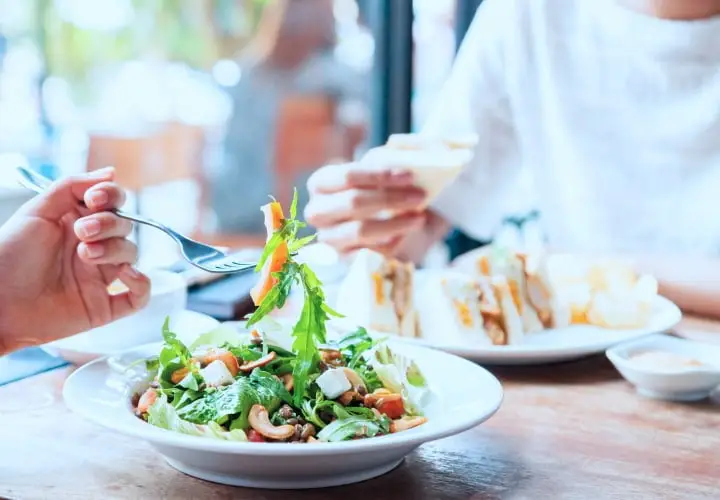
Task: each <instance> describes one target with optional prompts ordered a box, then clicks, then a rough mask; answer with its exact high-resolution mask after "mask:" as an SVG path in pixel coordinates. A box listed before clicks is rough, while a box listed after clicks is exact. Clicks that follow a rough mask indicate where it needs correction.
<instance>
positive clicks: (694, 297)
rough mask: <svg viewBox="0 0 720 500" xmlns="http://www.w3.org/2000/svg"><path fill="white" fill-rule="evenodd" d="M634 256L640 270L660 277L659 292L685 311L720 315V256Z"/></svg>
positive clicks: (705, 314) (703, 314) (719, 316)
mask: <svg viewBox="0 0 720 500" xmlns="http://www.w3.org/2000/svg"><path fill="white" fill-rule="evenodd" d="M633 260H634V261H635V268H636V270H637V271H638V272H640V273H648V274H651V275H653V276H655V278H657V280H658V283H659V284H660V295H662V296H664V297H667V298H668V299H670V300H672V301H673V302H675V304H677V305H678V307H680V309H682V310H683V312H685V313H690V314H697V315H700V316H705V317H708V318H720V259H713V258H695V257H692V258H691V257H681V256H642V257H636V258H634V259H633Z"/></svg>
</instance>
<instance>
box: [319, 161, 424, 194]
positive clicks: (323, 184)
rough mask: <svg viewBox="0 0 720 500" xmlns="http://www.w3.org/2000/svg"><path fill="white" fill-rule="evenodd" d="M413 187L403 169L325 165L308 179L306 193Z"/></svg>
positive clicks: (407, 171)
mask: <svg viewBox="0 0 720 500" xmlns="http://www.w3.org/2000/svg"><path fill="white" fill-rule="evenodd" d="M412 186H413V175H412V172H410V171H409V170H405V169H395V168H374V167H372V166H363V164H362V163H345V164H341V165H327V166H325V167H322V168H319V169H318V170H316V171H315V172H314V173H313V175H312V176H310V179H308V191H309V192H310V193H318V194H332V193H338V192H340V191H345V190H347V189H353V188H355V189H382V188H409V187H412Z"/></svg>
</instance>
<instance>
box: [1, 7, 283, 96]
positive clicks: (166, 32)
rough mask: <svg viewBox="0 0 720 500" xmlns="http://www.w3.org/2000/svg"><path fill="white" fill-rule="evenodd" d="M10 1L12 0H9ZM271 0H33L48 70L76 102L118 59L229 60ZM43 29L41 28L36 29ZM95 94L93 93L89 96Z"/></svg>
mask: <svg viewBox="0 0 720 500" xmlns="http://www.w3.org/2000/svg"><path fill="white" fill-rule="evenodd" d="M6 1H7V0H6ZM269 1H272V0H35V1H34V2H31V3H35V9H36V16H37V23H36V26H37V28H36V29H37V36H38V39H39V41H40V43H41V49H42V51H43V53H44V56H45V61H46V64H47V73H48V74H50V75H53V76H58V77H61V78H63V79H65V80H66V81H67V82H68V83H69V84H70V85H71V87H72V88H73V94H74V97H75V98H76V99H77V101H79V102H82V101H87V100H88V99H92V95H91V94H92V92H91V89H90V88H88V87H89V85H88V83H89V80H90V78H89V77H90V73H91V72H92V71H93V70H94V69H96V68H100V67H103V66H107V65H112V64H113V63H120V62H124V61H130V60H139V59H144V60H148V59H156V60H160V61H173V62H181V63H185V64H187V65H188V66H190V67H192V68H195V69H202V70H207V69H210V68H211V67H212V65H213V64H214V63H215V62H216V61H218V60H219V59H224V58H232V57H233V56H235V55H236V54H237V53H238V51H240V50H241V49H242V47H243V46H244V44H245V43H246V42H247V41H248V40H249V38H250V37H251V36H252V34H253V33H254V30H255V27H256V24H257V22H258V20H259V17H260V14H261V12H262V8H263V6H264V5H265V4H266V3H267V2H269ZM38 28H39V29H38ZM88 94H90V95H88Z"/></svg>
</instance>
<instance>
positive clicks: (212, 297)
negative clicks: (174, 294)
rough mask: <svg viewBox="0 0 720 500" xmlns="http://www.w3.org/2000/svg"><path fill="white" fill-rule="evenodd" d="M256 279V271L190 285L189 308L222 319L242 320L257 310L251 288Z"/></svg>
mask: <svg viewBox="0 0 720 500" xmlns="http://www.w3.org/2000/svg"><path fill="white" fill-rule="evenodd" d="M256 281H257V276H256V275H255V274H254V273H243V274H235V275H231V276H228V277H227V278H222V279H220V280H217V281H213V282H212V283H208V284H205V285H197V286H193V287H190V289H189V290H188V305H187V308H188V309H190V310H191V311H196V312H199V313H203V314H207V315H208V316H212V317H213V318H215V319H217V320H220V321H233V320H240V319H242V318H243V317H244V316H245V315H246V314H249V313H251V312H253V311H254V310H255V306H254V305H253V302H252V299H251V298H250V289H251V288H252V287H253V285H255V282H256Z"/></svg>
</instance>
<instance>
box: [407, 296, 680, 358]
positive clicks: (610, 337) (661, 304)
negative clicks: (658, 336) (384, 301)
mask: <svg viewBox="0 0 720 500" xmlns="http://www.w3.org/2000/svg"><path fill="white" fill-rule="evenodd" d="M681 318H682V314H681V313H680V309H678V307H677V306H676V305H675V304H673V303H672V302H670V301H669V300H667V299H666V298H664V297H658V298H657V300H656V301H655V304H653V315H652V319H651V321H650V323H649V324H648V325H647V327H645V328H639V329H636V330H609V329H605V328H599V327H596V326H590V325H574V326H570V327H568V328H559V329H552V330H545V331H543V332H539V333H534V334H529V335H527V336H526V337H525V339H524V342H523V343H522V344H517V345H509V346H473V345H453V344H440V343H437V342H434V343H430V342H428V341H425V340H423V339H405V338H403V339H401V340H403V341H404V342H408V343H412V344H417V345H422V346H426V347H433V348H435V349H440V350H442V351H445V352H449V353H452V354H455V355H457V356H461V357H463V358H467V359H471V360H473V361H478V362H481V363H486V364H491V365H538V364H545V363H557V362H560V361H570V360H573V359H579V358H583V357H586V356H590V355H592V354H598V353H602V352H605V350H607V349H608V348H610V347H612V346H614V345H616V344H619V343H621V342H626V341H628V340H634V339H636V338H639V337H643V336H645V335H650V334H653V333H661V332H666V331H668V330H670V329H671V328H673V327H674V326H675V325H677V324H678V322H679V321H680V319H681Z"/></svg>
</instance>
